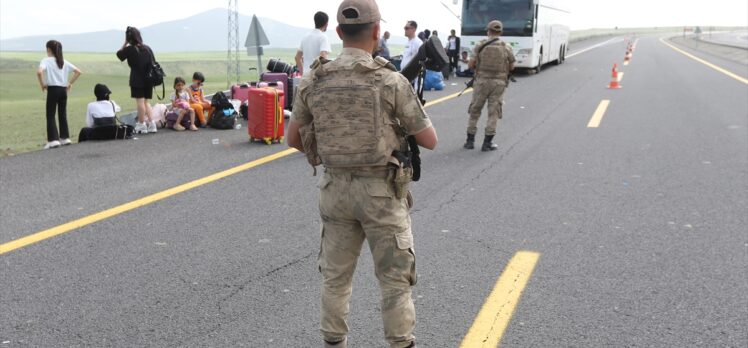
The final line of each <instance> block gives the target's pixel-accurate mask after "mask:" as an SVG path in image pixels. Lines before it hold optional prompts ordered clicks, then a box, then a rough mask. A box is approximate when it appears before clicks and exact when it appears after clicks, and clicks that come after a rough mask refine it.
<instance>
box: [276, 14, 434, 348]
mask: <svg viewBox="0 0 748 348" xmlns="http://www.w3.org/2000/svg"><path fill="white" fill-rule="evenodd" d="M380 19H381V16H380V13H379V8H378V6H377V4H376V2H375V1H374V0H345V1H343V2H342V3H341V4H340V7H339V8H338V13H337V20H338V23H339V24H340V25H339V26H338V28H337V32H338V35H339V36H340V37H341V39H342V40H343V51H342V53H341V55H340V57H338V59H336V60H335V61H332V62H329V61H327V60H323V59H320V60H318V61H317V62H315V63H314V65H312V71H311V72H310V73H309V74H307V75H305V76H304V77H303V78H302V81H301V84H300V86H299V89H298V91H297V96H298V98H297V99H296V100H295V103H294V114H293V118H292V120H291V123H290V124H289V131H288V143H289V145H290V146H292V147H294V148H297V149H299V150H300V151H302V152H305V153H306V154H307V158H308V159H309V161H310V163H313V164H320V163H321V164H323V165H324V166H325V173H324V175H323V177H322V179H321V181H320V185H319V188H320V198H319V209H320V216H321V220H322V233H321V238H322V241H321V250H320V254H319V269H320V272H321V273H322V277H323V286H322V318H321V331H322V335H323V338H324V341H325V343H324V345H325V347H340V348H345V347H346V344H347V343H346V340H347V339H346V335H347V334H348V324H347V322H346V317H347V315H348V303H349V300H350V296H351V292H352V288H351V283H352V280H353V272H354V269H355V268H356V262H357V260H358V256H359V254H360V252H361V247H362V245H363V242H364V240H368V242H369V247H370V249H371V253H372V257H373V258H374V265H375V266H374V267H375V269H376V272H375V274H376V276H377V278H378V279H379V286H380V288H381V296H382V302H381V310H382V319H383V321H384V333H385V338H386V339H387V341H388V342H389V344H390V346H391V347H398V348H402V347H415V337H414V336H413V328H414V326H415V307H414V306H413V300H412V298H411V288H412V286H413V285H415V284H416V270H415V254H414V253H413V234H412V232H411V226H410V216H409V209H410V208H411V206H412V199H409V198H410V193H409V191H408V185H409V182H410V179H411V177H412V168H410V166H409V165H408V163H407V162H408V160H406V158H407V150H408V145H407V142H406V139H405V137H406V136H408V135H413V136H414V137H415V140H416V142H417V143H418V144H419V145H421V146H423V147H425V148H428V149H433V148H434V147H435V146H436V142H437V138H436V131H435V130H434V128H433V127H432V125H431V121H430V120H429V118H428V116H427V115H426V113H425V111H424V110H423V108H422V107H421V104H420V103H419V101H418V98H417V97H416V95H415V93H414V92H413V89H412V88H411V86H410V84H409V83H408V81H407V80H406V79H405V78H404V77H403V76H402V75H400V74H398V73H397V72H396V71H395V68H394V66H392V64H389V62H388V61H387V60H385V59H382V58H379V57H378V58H372V53H373V52H374V51H375V50H376V49H377V45H378V39H379V33H380V24H379V21H380ZM413 28H415V27H413ZM413 31H414V30H412V31H411V32H413ZM382 125H386V126H385V127H381V126H382ZM402 155H405V157H403V156H402ZM398 157H399V158H400V159H398ZM401 160H402V161H401Z"/></svg>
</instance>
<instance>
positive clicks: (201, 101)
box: [190, 71, 213, 128]
mask: <svg viewBox="0 0 748 348" xmlns="http://www.w3.org/2000/svg"><path fill="white" fill-rule="evenodd" d="M203 83H205V75H203V73H201V72H199V71H197V72H195V73H194V74H192V85H190V107H191V108H192V109H193V110H195V116H196V118H197V120H198V122H200V128H205V126H206V125H207V124H208V122H206V121H205V120H206V118H205V112H206V111H207V112H208V117H209V118H208V120H209V119H210V115H211V112H212V111H213V108H212V107H211V106H210V102H209V101H208V100H207V99H205V92H203Z"/></svg>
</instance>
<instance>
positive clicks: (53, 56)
mask: <svg viewBox="0 0 748 348" xmlns="http://www.w3.org/2000/svg"><path fill="white" fill-rule="evenodd" d="M71 72H72V73H73V78H71V79H70V80H68V76H69V75H70V73H71ZM80 76H81V71H80V69H78V68H77V67H76V66H75V65H73V64H71V63H70V62H68V61H67V60H65V59H63V58H62V44H61V43H60V42H59V41H56V40H50V41H47V58H44V59H42V61H41V63H39V69H38V70H37V71H36V77H37V79H38V80H39V86H40V87H41V88H42V92H47V144H46V145H44V149H50V148H55V147H59V146H60V145H69V144H70V131H69V130H68V119H67V103H68V92H70V89H71V88H72V87H73V83H75V80H77V79H78V77H80ZM55 109H57V114H58V116H59V119H60V132H59V133H58V132H57V124H56V123H55Z"/></svg>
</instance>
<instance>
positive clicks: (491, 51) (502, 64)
mask: <svg viewBox="0 0 748 348" xmlns="http://www.w3.org/2000/svg"><path fill="white" fill-rule="evenodd" d="M507 54H509V52H508V51H507V49H506V43H504V42H502V41H497V42H493V43H491V44H489V45H488V46H486V47H485V48H483V51H481V52H480V54H479V55H478V66H477V69H476V73H478V74H480V75H481V77H496V78H504V77H506V76H507V75H508V73H509V66H508V64H507Z"/></svg>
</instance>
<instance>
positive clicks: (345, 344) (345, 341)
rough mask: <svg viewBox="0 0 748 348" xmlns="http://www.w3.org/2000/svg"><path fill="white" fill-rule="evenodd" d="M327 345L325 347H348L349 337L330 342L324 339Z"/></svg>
mask: <svg viewBox="0 0 748 348" xmlns="http://www.w3.org/2000/svg"><path fill="white" fill-rule="evenodd" d="M324 342H325V345H324V348H347V347H348V338H347V337H346V338H344V339H343V340H342V341H338V342H335V343H330V342H327V341H324Z"/></svg>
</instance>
